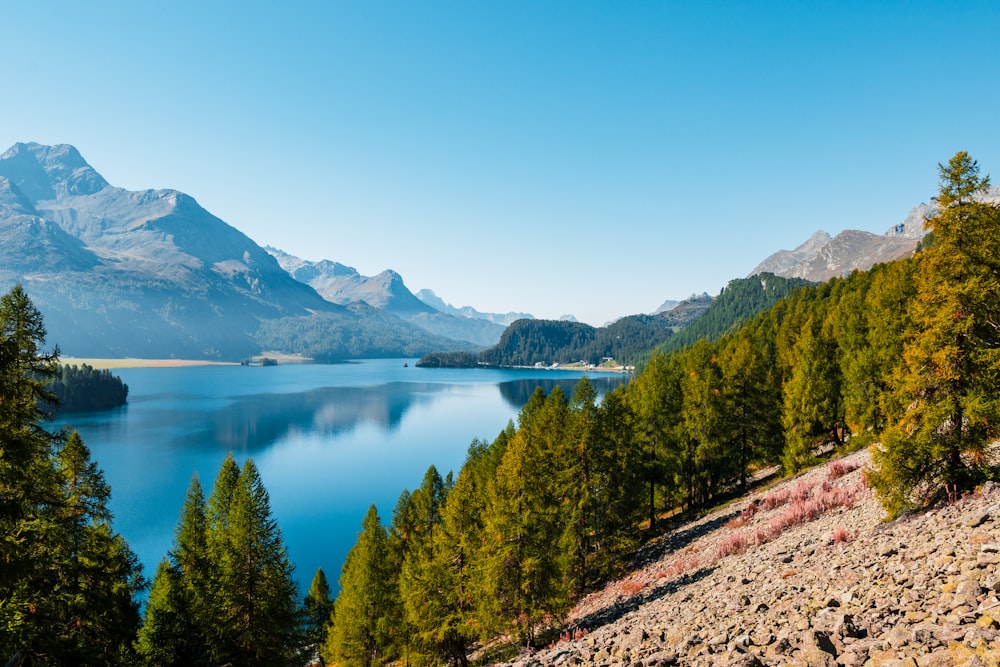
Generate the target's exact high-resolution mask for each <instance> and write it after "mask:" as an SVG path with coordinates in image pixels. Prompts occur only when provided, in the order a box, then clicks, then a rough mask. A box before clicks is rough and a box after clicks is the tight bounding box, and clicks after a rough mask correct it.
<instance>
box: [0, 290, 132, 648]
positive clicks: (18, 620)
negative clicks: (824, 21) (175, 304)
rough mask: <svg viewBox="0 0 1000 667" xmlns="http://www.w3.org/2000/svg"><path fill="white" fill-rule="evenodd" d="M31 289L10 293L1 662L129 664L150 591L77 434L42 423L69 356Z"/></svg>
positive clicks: (0, 333)
mask: <svg viewBox="0 0 1000 667" xmlns="http://www.w3.org/2000/svg"><path fill="white" fill-rule="evenodd" d="M44 343H45V326H44V323H43V320H42V315H41V313H40V312H39V311H38V310H37V309H36V308H35V306H34V305H33V304H32V303H31V300H30V299H29V298H28V296H27V294H26V293H25V291H24V290H23V288H22V287H21V286H20V285H18V286H17V287H15V288H14V289H12V290H11V291H10V292H9V293H8V294H6V295H4V296H3V297H2V298H0V562H2V563H3V566H2V567H0V655H3V656H5V657H7V656H14V655H17V656H19V657H20V658H22V659H24V660H27V661H29V662H40V661H49V662H52V663H53V664H81V665H98V664H102V665H103V664H123V663H125V662H127V661H128V660H129V659H130V658H131V656H130V651H131V643H132V638H133V637H134V633H135V631H136V629H137V625H138V611H137V604H136V601H135V595H136V594H137V593H138V592H139V591H140V590H141V589H142V587H143V586H144V581H143V579H142V577H141V568H140V566H139V564H138V561H137V559H136V558H135V556H134V554H132V552H131V550H130V549H129V547H128V544H127V543H126V542H125V540H124V539H122V538H121V536H120V535H117V534H115V533H114V532H113V531H112V529H111V518H112V517H111V512H110V511H109V509H108V506H107V503H108V500H109V496H110V488H109V487H108V485H107V484H106V482H105V481H104V479H103V473H101V471H100V469H99V468H98V467H97V466H96V464H94V463H92V462H91V460H90V452H89V450H87V448H86V446H85V445H84V444H83V440H82V439H80V437H79V435H77V434H69V435H67V434H65V433H51V432H50V431H48V430H46V429H45V427H44V426H43V422H44V421H46V420H47V419H48V417H49V415H48V414H47V412H46V409H45V406H51V405H52V400H53V397H52V395H51V394H50V393H49V391H48V390H47V388H46V386H47V383H48V382H49V380H50V379H51V378H52V377H53V376H54V374H55V372H56V369H57V364H58V350H55V351H53V352H52V353H45V352H43V351H42V347H43V345H44Z"/></svg>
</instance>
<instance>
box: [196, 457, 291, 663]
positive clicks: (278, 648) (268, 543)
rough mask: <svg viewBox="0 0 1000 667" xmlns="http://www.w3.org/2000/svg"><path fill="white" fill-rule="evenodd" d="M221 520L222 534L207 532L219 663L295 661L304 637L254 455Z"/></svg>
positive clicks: (283, 552)
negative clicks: (213, 564)
mask: <svg viewBox="0 0 1000 667" xmlns="http://www.w3.org/2000/svg"><path fill="white" fill-rule="evenodd" d="M225 523H226V525H227V530H226V532H225V533H224V534H222V535H214V536H212V542H213V544H214V547H213V552H212V556H213V557H214V558H215V559H217V562H218V567H219V581H218V582H217V584H216V585H217V586H218V589H217V591H216V596H215V600H214V602H215V608H214V609H213V610H212V611H213V612H214V613H215V614H217V615H218V620H219V629H220V630H221V636H218V637H216V640H215V641H216V642H217V647H218V650H220V651H221V659H220V662H221V663H222V664H229V663H232V664H235V665H285V664H288V665H293V664H296V661H297V660H298V659H301V657H302V649H303V643H304V640H303V636H302V634H301V632H300V629H301V625H300V623H301V620H302V619H301V615H300V614H301V609H300V607H299V605H298V589H297V586H296V583H295V579H294V577H293V570H294V568H293V566H292V564H291V561H290V560H289V558H288V553H287V551H286V549H285V546H284V543H283V541H282V538H281V529H280V528H279V527H278V524H277V522H276V521H275V520H274V518H273V516H272V515H271V504H270V498H269V496H268V493H267V490H266V489H265V488H264V484H263V482H262V481H261V479H260V474H259V473H258V472H257V467H256V466H255V465H254V462H253V459H247V460H246V462H244V464H243V469H242V470H241V471H240V474H239V477H238V480H237V484H236V486H235V488H234V489H233V493H232V498H231V503H230V506H229V514H228V520H227V521H226V522H225Z"/></svg>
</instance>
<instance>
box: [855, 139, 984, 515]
mask: <svg viewBox="0 0 1000 667" xmlns="http://www.w3.org/2000/svg"><path fill="white" fill-rule="evenodd" d="M938 168H939V174H940V189H939V194H938V200H937V203H938V211H937V213H935V214H934V215H932V216H931V217H929V218H928V220H927V222H926V227H927V229H928V230H929V231H930V232H931V233H932V234H933V243H931V244H930V245H929V247H927V248H925V249H924V250H923V251H922V252H920V253H919V254H918V255H917V257H916V261H917V264H918V266H917V271H916V292H917V293H916V297H915V298H914V299H913V301H912V302H911V303H912V307H911V310H910V316H911V318H912V322H913V332H912V333H911V335H910V336H909V338H908V339H907V340H906V342H905V344H904V348H903V371H902V377H901V381H900V383H899V392H900V394H901V395H902V396H903V399H902V400H901V401H900V404H901V405H905V406H906V407H905V411H904V413H903V415H902V417H901V418H900V419H899V421H898V422H897V423H896V425H895V427H894V428H892V429H890V430H889V431H888V432H887V433H886V434H885V437H884V439H883V443H882V447H881V448H879V449H877V450H876V451H875V453H874V454H873V463H874V466H875V474H873V475H872V476H871V478H872V481H873V483H874V485H875V489H876V491H878V493H879V495H880V497H881V499H882V502H883V504H884V505H885V507H886V509H887V510H888V511H889V512H890V514H893V515H895V514H898V513H899V512H900V511H902V510H903V509H905V508H907V507H909V506H911V505H913V504H920V503H923V502H925V501H926V500H928V499H929V498H931V497H932V496H933V495H934V494H935V493H936V492H937V491H938V490H940V489H945V490H947V491H948V493H949V495H952V496H954V495H955V494H956V493H957V492H959V491H961V490H962V489H965V488H968V487H970V486H971V485H972V484H974V483H975V481H976V480H977V479H981V478H982V477H983V476H985V475H986V474H987V473H988V471H989V470H991V469H995V465H996V460H995V458H994V453H993V452H994V450H992V449H991V448H990V445H991V443H992V442H993V440H994V439H996V438H997V436H998V434H1000V394H998V392H997V387H998V386H1000V207H998V206H997V205H996V204H995V203H992V202H989V201H986V200H984V198H983V196H982V195H983V193H984V191H985V190H986V188H987V187H988V186H989V178H988V177H985V176H980V175H979V165H978V163H977V162H976V161H975V160H973V159H972V158H971V157H970V156H969V154H968V153H965V152H964V151H963V152H959V153H957V154H955V156H954V157H952V158H951V160H949V161H948V163H947V164H939V165H938Z"/></svg>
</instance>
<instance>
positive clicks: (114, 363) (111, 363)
mask: <svg viewBox="0 0 1000 667" xmlns="http://www.w3.org/2000/svg"><path fill="white" fill-rule="evenodd" d="M59 363H60V364H62V365H63V366H82V365H84V364H87V365H88V366H90V367H92V368H95V369H97V370H109V369H113V368H181V367H183V366H239V362H236V361H210V360H208V359H138V358H134V357H126V358H123V359H96V358H85V357H61V358H60V359H59Z"/></svg>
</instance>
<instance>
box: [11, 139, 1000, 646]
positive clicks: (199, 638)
mask: <svg viewBox="0 0 1000 667" xmlns="http://www.w3.org/2000/svg"><path fill="white" fill-rule="evenodd" d="M939 173H940V192H939V196H938V210H937V212H936V213H935V214H934V215H933V216H932V217H931V218H929V219H928V221H927V227H928V229H929V230H930V232H931V235H930V236H929V237H928V238H927V239H926V241H925V243H924V244H923V245H922V247H921V248H920V249H919V251H918V252H917V254H916V255H915V256H914V257H912V258H911V259H907V260H901V261H896V262H892V263H889V264H883V265H877V266H876V267H874V268H873V269H872V270H870V271H868V272H864V273H860V272H856V273H854V274H852V275H850V276H848V277H846V278H837V279H833V280H830V281H829V282H827V283H823V284H819V285H807V286H802V287H799V288H798V289H795V290H794V291H792V292H791V293H789V294H788V295H787V296H785V297H784V298H782V299H780V300H779V301H777V303H775V304H774V305H773V306H771V307H770V308H768V309H766V310H764V311H763V312H759V313H758V314H756V315H754V316H752V317H750V318H749V319H747V320H746V321H745V322H744V323H743V324H742V326H738V327H733V328H730V329H726V330H725V331H723V332H720V335H719V336H718V337H717V338H710V337H707V336H706V337H701V338H699V339H698V340H695V341H692V342H691V343H690V344H687V345H685V346H683V347H681V348H677V349H672V350H665V349H663V348H659V349H657V350H654V351H653V352H652V353H651V354H650V355H649V358H648V360H647V361H645V362H644V363H643V364H642V367H641V369H640V371H639V372H638V373H637V375H636V377H635V378H634V379H633V380H632V381H631V382H629V383H628V384H627V385H622V386H619V387H618V388H616V389H615V390H613V391H611V392H609V393H608V394H606V395H605V396H604V397H603V399H601V400H598V397H597V395H596V392H595V391H594V388H593V386H592V385H591V383H590V381H589V380H588V379H587V378H583V379H581V381H580V382H579V383H578V385H577V386H576V388H575V390H574V391H573V392H572V394H571V395H566V394H565V393H563V391H562V390H561V389H560V388H558V387H556V388H555V389H553V390H552V391H551V392H550V393H549V394H547V395H546V394H545V393H544V392H543V391H542V390H541V389H539V390H536V391H535V393H534V394H533V395H532V397H531V398H530V400H529V401H528V402H527V404H525V405H524V407H523V408H522V409H521V411H520V413H519V415H518V419H517V423H516V424H515V423H510V424H509V425H508V426H507V427H506V428H505V429H504V430H503V431H502V432H501V433H499V434H498V435H497V436H496V438H495V439H494V440H493V441H490V442H486V441H479V440H474V441H473V442H472V443H471V444H470V446H469V450H468V454H467V458H466V461H465V463H464V465H463V466H462V468H461V469H460V470H459V471H458V473H457V474H452V473H448V474H445V475H441V474H440V473H439V472H438V471H437V470H436V469H435V468H434V467H433V466H431V467H430V468H428V469H427V471H426V473H425V474H424V475H423V478H422V480H421V481H420V483H419V485H418V486H417V487H416V488H415V490H413V491H412V492H411V491H408V490H403V491H402V493H401V494H400V497H399V501H398V502H397V504H396V507H395V509H394V511H393V513H392V516H391V517H386V518H385V519H383V517H380V516H379V514H378V512H377V510H376V509H375V507H374V506H372V508H371V509H370V510H369V512H368V513H367V515H366V516H365V518H364V520H363V522H362V524H361V532H360V533H359V535H358V540H357V543H356V544H355V546H354V547H353V548H352V550H351V551H350V552H349V554H348V556H347V558H346V561H345V563H344V564H343V567H342V569H341V573H340V578H339V584H340V586H339V593H338V595H337V597H336V600H331V595H330V587H329V585H328V584H327V582H326V578H325V574H323V572H322V570H320V571H318V572H317V573H316V576H315V577H314V579H313V585H312V587H311V588H310V591H309V593H308V595H307V596H306V598H305V599H304V600H303V599H300V598H298V597H297V596H298V593H297V591H296V590H295V587H294V585H290V581H291V566H290V561H289V559H288V556H287V553H286V551H285V549H284V546H283V543H282V540H281V533H280V529H279V527H278V525H277V522H276V520H275V519H274V517H273V516H272V514H271V510H270V505H269V500H268V496H267V492H266V490H265V489H264V487H263V484H262V482H261V480H260V477H259V475H258V474H257V472H256V468H255V466H254V464H253V462H252V459H248V460H247V462H246V463H245V464H244V465H243V467H242V468H240V467H238V466H236V464H235V461H234V460H233V459H232V457H229V458H228V459H227V460H226V462H225V463H224V464H223V466H222V469H221V470H220V473H219V476H218V477H217V479H216V481H215V484H214V486H213V488H212V491H211V492H210V494H209V495H208V498H207V499H206V498H205V494H204V492H203V491H202V488H201V484H200V481H199V480H198V479H197V478H195V479H193V480H192V483H191V487H190V489H189V493H188V496H187V498H186V499H185V503H184V506H183V508H181V518H180V520H179V522H178V527H177V531H176V533H175V541H174V545H173V548H172V549H171V550H170V552H169V554H168V556H167V557H166V558H165V559H164V560H163V561H162V562H161V563H160V565H159V566H158V568H157V570H156V572H155V574H154V576H153V578H152V582H151V583H149V582H147V580H146V579H145V577H144V576H143V573H142V570H141V567H140V566H139V564H138V562H137V560H136V558H135V555H134V553H133V552H132V551H131V549H130V548H129V546H128V544H127V542H126V540H125V539H124V538H123V537H122V536H121V535H119V534H117V533H115V532H114V530H113V528H112V520H113V516H112V513H111V511H110V509H109V506H108V498H109V496H110V488H109V487H108V485H107V483H106V481H105V480H104V477H103V473H102V472H101V471H100V469H99V468H98V467H97V466H96V464H94V463H93V462H92V461H91V460H90V454H89V451H88V450H87V448H86V445H85V444H84V443H83V441H82V439H81V438H80V437H79V435H78V434H76V433H72V432H59V433H52V432H50V431H48V430H46V429H45V428H42V424H43V423H44V421H45V419H46V417H47V410H46V406H47V405H48V403H50V402H51V401H52V398H53V397H52V392H51V390H50V388H49V385H48V381H49V380H51V379H53V378H54V377H55V375H56V373H57V369H58V366H57V364H58V357H57V354H55V353H48V352H45V350H44V343H45V328H44V325H43V322H42V316H41V313H39V311H38V310H37V309H36V308H35V307H34V305H33V304H32V303H31V302H30V300H29V299H28V297H27V296H26V294H25V292H24V290H23V289H22V288H21V287H19V286H18V287H15V288H14V289H13V290H12V291H11V292H10V293H8V294H7V295H5V296H3V297H2V298H0V351H2V354H0V380H2V382H0V406H2V408H0V438H2V440H0V442H2V444H3V447H2V448H0V503H2V507H0V509H2V511H0V557H2V560H3V563H4V567H3V568H0V656H3V657H4V658H5V659H6V658H7V657H8V656H10V658H11V659H12V660H13V664H18V665H21V664H53V665H55V664H74V665H131V664H152V665H191V664H196V665H197V664H200V665H224V664H234V665H236V664H238V665H302V664H304V663H305V662H306V661H307V660H309V659H310V658H311V657H314V656H316V655H318V656H319V659H321V660H323V661H325V662H328V663H330V664H339V665H371V664H387V663H391V662H399V663H406V664H441V663H445V662H451V663H453V664H460V665H464V664H470V663H472V662H476V663H481V664H489V663H494V662H497V661H502V660H503V659H506V658H509V657H513V656H515V655H517V653H518V651H520V650H522V649H523V648H528V649H535V648H537V647H539V646H542V645H545V644H549V643H551V642H553V641H558V639H559V636H560V633H567V632H569V631H570V630H571V628H568V626H567V625H566V624H565V621H566V618H567V615H568V613H569V611H570V610H571V609H572V607H573V606H574V604H576V603H577V602H578V601H580V600H581V599H583V598H584V596H586V595H587V594H588V593H591V592H594V591H598V590H600V588H601V586H602V585H603V584H604V583H605V582H607V581H608V580H609V579H610V578H612V577H614V576H616V575H619V574H621V573H623V572H624V571H626V569H627V568H628V567H629V563H630V559H640V560H641V557H642V556H641V554H637V551H636V550H637V549H638V548H639V547H641V545H643V544H645V543H647V541H649V540H651V539H652V538H655V537H656V536H657V535H659V534H661V533H663V532H664V531H666V530H669V529H671V528H677V527H678V526H682V528H681V530H682V531H685V530H688V532H691V533H692V535H691V536H689V537H693V536H694V535H695V534H696V533H697V531H698V530H701V528H699V527H698V526H697V525H696V524H690V526H688V527H687V528H684V527H683V526H685V524H684V523H683V522H685V521H689V520H692V519H695V518H697V517H698V516H699V515H700V514H701V513H703V512H705V511H707V510H709V509H710V508H713V507H715V506H717V505H718V504H719V503H721V502H725V501H726V500H728V499H731V498H732V497H733V496H734V494H738V493H740V492H742V491H743V490H745V489H747V488H749V487H750V485H751V484H752V483H753V480H754V479H755V478H756V477H757V476H759V475H761V474H764V473H766V472H767V471H770V470H777V471H780V474H784V475H792V474H796V473H798V472H799V471H802V470H804V469H806V468H808V467H809V466H812V465H813V464H815V463H817V462H818V461H819V460H821V457H822V456H824V455H825V453H826V452H829V451H833V452H835V453H837V454H841V453H846V452H848V451H849V450H855V449H861V448H865V447H867V456H869V457H870V462H869V463H867V465H866V467H865V468H864V471H863V474H857V472H856V471H854V474H855V476H856V477H857V478H858V479H859V480H861V481H862V482H863V483H864V484H865V485H867V486H870V487H871V488H872V489H873V491H874V493H875V494H876V497H877V498H878V499H879V501H880V503H881V506H882V508H883V510H884V512H885V513H886V515H887V516H888V517H890V518H892V517H897V516H900V515H901V514H903V513H906V512H912V511H919V510H921V509H923V508H926V507H927V506H928V505H929V504H930V503H933V502H936V501H942V500H944V501H954V500H956V499H958V498H960V497H962V496H963V495H965V494H968V493H969V492H970V491H972V490H974V489H975V488H976V487H977V486H978V485H980V484H982V483H984V482H988V481H991V480H995V479H997V478H1000V465H998V464H1000V459H998V455H997V438H998V436H1000V396H998V393H997V390H996V389H997V387H998V386H1000V321H998V317H1000V206H998V205H996V204H995V203H990V202H987V201H984V200H983V199H982V197H981V196H980V193H981V192H982V191H983V190H984V188H985V187H986V186H987V184H988V179H987V178H986V177H984V176H981V175H980V173H979V166H978V164H977V163H976V162H975V161H974V160H973V159H972V158H971V157H970V156H969V155H968V154H967V153H964V152H960V153H957V154H956V155H955V156H954V157H953V158H952V159H951V160H950V161H948V162H947V163H946V164H942V165H939ZM661 344H662V343H661ZM833 469H834V466H833V465H832V464H831V466H830V470H831V471H832V470H833ZM851 473H852V471H851V470H850V469H849V468H846V467H845V468H843V469H842V470H839V471H838V473H837V475H838V476H840V475H844V474H851ZM415 476H416V475H415ZM831 476H832V473H831ZM839 488H840V487H835V486H834V485H832V484H829V485H827V484H824V485H820V486H818V491H816V492H815V493H814V492H813V489H812V488H811V487H810V489H809V493H808V494H805V493H803V494H800V495H801V496H802V497H794V498H793V496H795V495H796V494H794V493H792V492H791V491H789V493H788V496H787V497H784V498H783V499H780V501H781V502H782V503H792V509H797V510H801V514H797V515H795V516H792V515H789V516H790V517H791V518H789V521H791V522H795V521H798V522H804V521H810V520H811V519H810V516H811V514H810V512H813V511H822V510H823V509H824V508H825V509H828V508H831V507H838V506H844V505H845V504H847V503H850V502H853V499H852V498H851V497H850V495H849V494H847V493H846V492H845V491H844V490H843V489H842V488H841V489H840V490H838V489H839ZM768 498H769V496H764V497H762V498H761V499H760V505H759V506H758V504H757V502H756V499H755V500H754V503H753V507H754V511H757V510H758V509H760V510H761V511H764V510H767V509H768V507H767V505H768V502H773V503H778V502H779V499H778V498H774V497H772V498H771V501H769V500H768ZM807 501H808V503H807ZM809 503H813V504H815V505H816V507H813V504H809ZM820 505H821V506H822V507H820ZM747 507H749V504H748V505H747ZM811 507H812V508H813V509H809V508H811ZM807 510H808V511H807ZM746 511H749V510H746ZM741 517H742V518H743V519H744V520H746V521H750V520H751V519H752V513H751V514H749V515H747V516H743V515H741ZM973 519H974V520H970V521H968V522H967V524H966V525H967V526H969V527H972V528H975V527H978V526H980V525H981V524H982V523H983V522H984V521H986V520H988V519H989V515H988V514H987V515H986V517H985V518H984V517H983V516H977V517H973ZM783 525H784V524H782V525H776V524H775V525H773V526H772V525H769V526H768V531H770V530H771V529H772V528H773V530H774V531H780V530H782V529H783ZM788 525H791V524H788ZM785 527H787V526H785ZM736 528H737V525H736V524H734V525H733V539H732V540H729V541H727V543H726V544H725V545H724V546H720V547H719V551H718V552H717V553H718V554H721V555H720V556H719V557H720V558H721V557H725V556H726V555H730V554H738V553H739V552H740V551H739V550H740V544H739V540H738V539H736V538H737V537H742V538H743V539H744V541H745V540H746V539H747V538H746V536H745V533H742V532H737V531H736ZM777 537H778V533H777V532H775V533H774V534H771V533H770V532H766V531H765V532H762V533H761V539H762V540H768V539H777ZM744 547H745V544H744ZM903 548H905V545H901V543H897V544H896V545H895V546H893V547H892V549H895V550H896V551H898V550H899V549H903ZM896 551H891V550H890V549H886V551H884V554H886V556H885V557H889V555H891V554H893V553H896ZM632 562H634V561H632ZM788 562H791V561H788ZM689 564H690V563H687V564H685V563H682V564H680V565H678V567H680V569H681V570H684V568H685V567H687V565H689ZM664 576H667V573H664ZM685 576H687V575H685ZM707 576H708V573H706V572H705V571H704V570H694V571H693V572H691V573H690V576H689V579H688V580H690V581H694V582H696V581H698V580H699V577H701V578H704V577H707ZM781 576H782V577H784V576H785V575H784V574H782V575H781ZM788 576H792V575H788ZM900 576H902V574H901V575H900ZM897 581H899V580H898V579H897ZM766 584H768V582H762V583H761V587H764V586H765V585H766ZM962 585H964V584H958V583H956V584H955V590H954V592H955V594H956V595H958V594H961V593H962V590H961V589H960V586H962ZM147 586H149V588H148V590H149V599H148V603H147V604H146V606H145V609H144V610H141V609H140V604H139V602H138V601H139V599H140V595H141V594H142V592H143V591H145V590H146V589H147ZM966 593H967V591H966ZM975 593H976V595H973V596H972V598H970V599H972V600H974V601H977V604H979V603H978V599H979V598H978V591H976V592H975ZM825 604H827V608H832V605H833V603H825ZM837 604H839V602H838V603H837ZM984 604H985V603H984ZM956 609H957V610H959V611H955V612H954V613H955V614H959V613H964V612H963V611H961V610H962V609H964V608H963V607H962V606H961V605H959V606H958V607H956ZM917 613H919V610H918V611H917ZM963 618H964V617H963ZM983 618H987V622H988V624H993V623H995V621H994V620H993V617H991V616H983ZM842 620H844V619H842ZM844 622H845V623H846V620H845V621H844ZM976 623H977V627H979V626H978V623H979V621H978V620H977V621H976ZM580 629H581V628H580V627H577V628H575V630H580ZM982 630H983V631H984V632H992V633H994V634H992V635H990V636H991V637H993V638H994V639H995V637H996V634H995V632H994V626H993V625H989V627H987V626H986V625H984V626H983V628H982ZM807 631H808V632H810V633H811V636H812V637H813V639H814V641H816V642H819V641H820V639H821V637H820V635H819V634H817V633H816V632H813V631H812V630H811V629H809V626H808V624H807V625H806V630H803V632H807ZM982 636H986V635H982ZM962 637H963V638H964V637H965V635H964V634H963V635H962ZM826 638H827V639H829V636H827V637H826ZM786 640H787V638H786ZM747 645H748V644H746V643H744V644H742V646H743V647H744V648H746V646H747ZM976 646H978V644H976V645H975V646H972V648H971V649H969V650H978V649H976ZM779 648H780V647H779ZM598 650H599V649H598ZM782 650H784V649H782ZM873 650H874V649H873ZM973 657H975V656H973ZM970 659H971V658H970ZM675 662H676V660H675ZM758 662H759V661H758ZM748 664H752V663H748ZM969 664H971V663H969Z"/></svg>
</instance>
